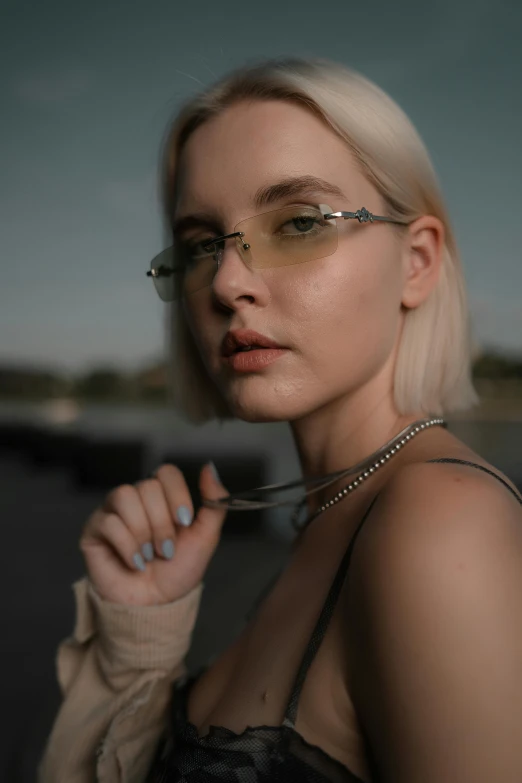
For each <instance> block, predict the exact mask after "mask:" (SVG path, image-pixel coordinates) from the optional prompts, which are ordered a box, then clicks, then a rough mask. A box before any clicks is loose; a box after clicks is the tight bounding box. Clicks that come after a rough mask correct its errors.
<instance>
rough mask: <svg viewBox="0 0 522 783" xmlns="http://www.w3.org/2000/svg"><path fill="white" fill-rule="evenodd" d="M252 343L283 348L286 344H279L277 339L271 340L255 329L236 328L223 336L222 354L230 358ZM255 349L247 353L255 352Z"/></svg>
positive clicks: (263, 346)
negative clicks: (239, 349)
mask: <svg viewBox="0 0 522 783" xmlns="http://www.w3.org/2000/svg"><path fill="white" fill-rule="evenodd" d="M250 345H254V346H256V347H258V348H261V349H266V348H278V349H282V348H284V347H285V346H283V345H279V343H276V342H275V340H271V339H270V338H269V337H266V336H265V335H264V334H260V333H259V332H255V331H254V330H253V329H236V330H235V331H229V332H227V333H226V335H225V336H224V338H223V341H222V343H221V355H222V356H223V357H224V358H226V359H228V358H229V357H231V356H232V355H234V354H235V353H236V351H237V350H238V348H247V347H248V346H250ZM255 352H256V351H255V350H252V351H249V352H247V353H255Z"/></svg>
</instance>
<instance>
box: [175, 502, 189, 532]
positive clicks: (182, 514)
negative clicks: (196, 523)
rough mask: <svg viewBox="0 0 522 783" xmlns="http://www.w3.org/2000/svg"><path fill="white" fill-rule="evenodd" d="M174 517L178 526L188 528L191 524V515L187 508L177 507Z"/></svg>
mask: <svg viewBox="0 0 522 783" xmlns="http://www.w3.org/2000/svg"><path fill="white" fill-rule="evenodd" d="M176 516H177V518H178V522H179V523H180V525H184V526H185V527H188V526H189V525H190V524H191V523H192V514H191V512H190V509H189V508H187V506H178V508H177V510H176Z"/></svg>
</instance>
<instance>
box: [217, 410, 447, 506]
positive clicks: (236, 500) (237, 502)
mask: <svg viewBox="0 0 522 783" xmlns="http://www.w3.org/2000/svg"><path fill="white" fill-rule="evenodd" d="M432 420H433V417H427V418H426V419H419V420H418V421H415V422H413V423H412V424H409V425H408V426H407V427H405V428H404V429H403V430H401V432H399V434H398V435H395V436H394V437H393V438H392V439H391V440H389V441H388V442H387V443H385V444H384V446H381V448H379V449H378V450H377V451H374V452H373V454H370V456H368V457H365V458H364V459H363V460H361V462H358V463H357V464H356V465H353V466H351V467H349V468H345V469H344V470H338V471H336V472H335V473H328V474H326V475H324V476H318V477H316V478H310V479H298V480H296V481H290V482H287V483H285V482H283V483H278V484H267V485H265V486H263V487H256V488H255V489H250V490H245V491H243V492H236V493H233V494H230V495H227V496H226V497H223V498H216V499H214V500H210V499H209V498H203V500H202V504H203V505H204V506H207V507H208V508H227V509H228V510H229V511H245V510H252V511H253V510H256V509H264V508H276V507H279V506H292V505H293V506H295V505H296V500H295V498H294V499H292V500H281V501H275V502H270V501H263V500H257V501H256V500H249V499H247V498H245V495H251V494H253V493H257V492H273V491H276V490H278V489H282V490H285V489H292V488H294V487H298V486H302V485H303V484H304V485H306V484H317V483H319V482H323V483H319V486H317V487H315V489H310V490H308V491H306V492H305V493H304V498H303V499H302V500H300V501H299V505H302V504H303V502H304V501H305V500H306V496H308V495H311V494H312V493H314V492H318V491H319V490H320V489H324V488H326V487H328V486H330V485H331V484H333V483H335V482H336V481H338V480H339V479H340V478H343V477H345V476H348V475H350V474H351V473H357V472H358V471H361V470H362V469H364V468H366V467H367V466H368V464H371V463H372V462H375V461H376V460H378V459H381V457H382V456H383V455H384V454H385V453H386V452H387V451H388V450H389V449H391V448H393V446H394V445H395V443H396V442H397V441H400V440H401V439H402V438H403V437H405V436H407V435H408V434H409V433H410V432H411V431H413V430H415V428H416V427H421V426H422V425H424V426H426V425H427V424H428V422H430V421H432ZM439 422H440V423H441V426H443V427H447V424H446V422H445V421H444V419H440V420H439V419H437V423H439ZM325 479H326V481H325Z"/></svg>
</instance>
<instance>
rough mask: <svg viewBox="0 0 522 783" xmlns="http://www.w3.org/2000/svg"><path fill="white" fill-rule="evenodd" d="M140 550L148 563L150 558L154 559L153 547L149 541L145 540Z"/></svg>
mask: <svg viewBox="0 0 522 783" xmlns="http://www.w3.org/2000/svg"><path fill="white" fill-rule="evenodd" d="M141 551H142V552H143V557H144V558H145V560H148V561H149V563H150V561H151V560H154V549H153V546H152V544H151V543H150V541H147V543H146V544H143V546H142V547H141Z"/></svg>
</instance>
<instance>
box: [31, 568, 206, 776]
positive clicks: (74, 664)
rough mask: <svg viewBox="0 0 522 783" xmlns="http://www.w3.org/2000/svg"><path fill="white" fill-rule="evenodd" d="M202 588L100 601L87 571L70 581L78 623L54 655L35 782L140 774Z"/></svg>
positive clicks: (162, 718)
mask: <svg viewBox="0 0 522 783" xmlns="http://www.w3.org/2000/svg"><path fill="white" fill-rule="evenodd" d="M202 589H203V585H202V584H200V585H198V586H197V587H196V588H194V590H193V591H192V592H191V593H189V594H188V595H187V596H185V597H184V598H182V599H180V600H179V601H175V602H173V603H171V604H165V605H164V606H158V607H127V606H119V605H115V604H109V603H107V602H105V601H102V600H101V599H100V598H99V597H98V596H97V595H96V594H95V593H94V591H93V590H92V588H91V587H90V585H89V583H88V581H87V580H86V579H82V580H80V581H79V582H76V583H75V584H74V591H75V595H76V625H75V629H74V633H73V636H72V637H70V638H68V639H66V640H65V641H64V642H62V644H61V645H60V647H59V650H58V657H57V670H58V680H59V683H60V688H61V690H62V693H63V696H64V698H63V702H62V704H61V706H60V710H59V712H58V715H57V717H56V719H55V722H54V725H53V728H52V732H51V734H50V736H49V739H48V741H47V745H46V748H45V752H44V755H43V758H42V761H41V763H40V767H39V770H38V783H62V781H63V782H64V783H66V782H67V783H94V781H97V780H99V781H111V783H119V782H120V781H121V783H123V782H124V781H125V783H127V781H131V780H132V781H134V780H136V781H141V780H143V779H144V777H145V775H146V772H147V769H148V766H150V763H151V761H152V757H153V755H154V752H155V748H156V745H157V742H158V740H159V738H160V735H161V733H162V731H163V730H164V728H165V726H166V719H167V711H168V707H169V702H170V692H171V683H172V682H173V681H175V680H176V679H178V678H179V677H180V676H182V674H183V673H184V671H185V667H184V663H183V661H184V658H185V655H186V653H187V651H188V649H189V646H190V641H191V637H192V631H193V627H194V624H195V621H196V617H197V612H198V609H199V602H200V598H201V592H202ZM138 773H140V775H141V777H139V775H138Z"/></svg>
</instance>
